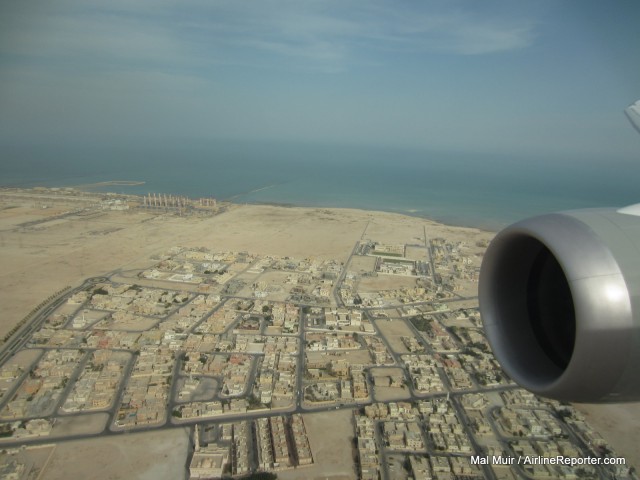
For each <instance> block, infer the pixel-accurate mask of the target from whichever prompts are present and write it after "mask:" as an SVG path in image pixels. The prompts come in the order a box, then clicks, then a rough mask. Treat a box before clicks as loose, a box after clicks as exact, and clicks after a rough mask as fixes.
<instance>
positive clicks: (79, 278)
mask: <svg viewBox="0 0 640 480" xmlns="http://www.w3.org/2000/svg"><path fill="white" fill-rule="evenodd" d="M70 209H71V207H69V206H64V205H55V206H54V207H52V208H49V209H46V210H43V209H41V208H39V207H38V206H37V205H35V204H34V202H33V201H27V200H19V199H9V200H7V199H1V200H0V265H2V269H0V305H2V313H3V315H2V318H0V338H1V337H2V336H4V335H5V334H6V332H8V331H9V330H10V329H11V328H12V327H13V326H14V325H15V324H16V323H17V322H19V321H20V320H21V319H22V318H23V317H24V316H25V315H26V314H27V313H28V312H29V311H30V310H31V309H32V308H33V307H35V306H36V305H38V304H39V303H40V302H41V301H42V300H43V299H45V298H46V297H48V296H49V295H51V294H52V293H54V292H56V291H58V290H60V289H62V288H64V287H65V286H67V285H70V286H75V285H79V284H81V283H82V282H83V281H84V280H85V279H86V278H88V277H93V276H98V275H103V274H106V273H109V272H112V271H114V270H116V269H120V268H122V269H123V270H127V269H132V268H135V267H145V266H149V265H151V264H152V263H153V262H152V261H151V260H150V259H149V257H150V256H151V255H153V254H155V253H160V252H164V251H166V250H167V249H168V248H169V247H172V246H175V245H185V246H205V247H208V248H210V249H214V250H236V251H238V250H247V251H250V252H254V253H257V254H275V255H282V256H286V255H288V256H293V257H298V258H305V257H314V258H318V259H328V258H335V259H337V260H339V261H346V260H347V258H348V256H349V254H350V252H351V250H352V248H353V246H354V244H355V242H356V241H358V240H360V239H361V237H362V238H364V239H365V240H372V241H378V242H385V243H414V244H419V243H420V242H423V241H424V229H426V233H427V237H428V238H437V237H447V238H449V239H450V240H454V241H458V240H459V241H463V240H465V241H466V242H467V243H468V244H469V245H472V246H473V245H475V243H476V241H478V240H487V239H490V238H491V237H492V236H493V235H492V234H491V233H488V232H481V231H479V230H475V229H468V228H459V227H449V226H443V225H439V224H436V223H434V222H431V221H429V220H424V219H420V218H416V217H407V216H402V215H398V214H392V213H382V212H368V211H360V210H351V209H319V208H307V209H305V208H297V207H292V208H286V207H274V206H252V205H249V206H234V207H233V208H231V209H230V210H229V211H227V212H226V213H223V214H221V215H218V216H215V217H211V218H179V217H174V216H163V215H154V214H149V213H137V212H105V213H103V214H99V215H95V216H86V217H80V216H73V215H72V216H68V217H63V218H55V219H52V220H51V221H49V222H45V223H40V224H36V225H34V226H29V227H21V226H19V224H21V223H24V222H31V221H34V220H38V219H41V218H44V217H48V218H51V217H53V216H55V215H58V214H60V213H63V212H65V211H68V210H70ZM358 267H359V268H361V267H360V266H358ZM379 393H381V392H379ZM585 408H586V409H587V411H588V412H589V420H590V422H591V423H592V425H593V426H594V427H595V428H596V429H598V430H599V431H600V432H601V433H602V434H603V435H604V436H605V438H607V440H608V441H609V442H610V443H611V444H612V446H613V447H614V449H615V450H616V451H617V452H618V454H620V455H622V456H625V457H626V458H627V460H628V461H630V462H631V463H633V464H636V465H640V452H639V449H638V447H637V439H638V437H639V435H638V434H639V431H640V429H639V427H638V420H637V419H639V418H640V404H630V405H624V406H591V407H585ZM340 413H341V412H336V415H337V414H340ZM318 418H321V419H322V420H319V421H318V423H319V425H321V429H322V431H324V430H325V429H324V426H325V424H326V422H327V420H326V418H325V416H318ZM344 425H345V432H347V430H348V431H349V433H344V435H342V437H340V438H343V439H345V440H343V443H344V442H345V441H347V440H346V439H348V436H349V435H351V424H350V423H348V422H346V421H345V422H344ZM333 431H334V430H329V429H327V430H326V432H327V435H332V434H333ZM133 438H135V439H136V441H130V440H129V439H133ZM140 439H142V440H140ZM127 442H130V444H129V443H127ZM174 442H175V443H178V444H180V447H179V448H173V446H174ZM313 442H315V443H313ZM321 443H322V442H319V441H318V440H314V441H312V447H314V451H315V447H317V446H318V445H319V444H321ZM343 443H340V442H339V441H338V439H337V438H336V441H335V442H327V443H326V444H325V445H324V446H321V447H320V448H321V450H320V452H321V453H320V455H319V456H318V460H321V459H323V458H325V459H326V462H325V463H326V465H323V466H322V468H320V467H318V470H317V472H318V478H325V477H326V476H327V475H328V473H327V472H330V471H331V470H330V469H332V468H335V469H336V473H335V474H332V475H334V478H336V479H337V478H353V472H346V473H344V474H341V473H339V471H338V470H339V469H338V467H337V465H338V462H336V461H335V459H334V458H332V457H331V456H330V455H327V454H326V453H325V452H326V451H327V449H328V448H329V447H328V445H330V446H331V448H330V450H332V451H333V450H335V451H336V454H340V455H342V454H344V455H350V449H349V448H347V447H346V446H345V445H344V444H343ZM334 445H335V446H336V447H335V448H334ZM338 445H340V448H338V447H337V446H338ZM134 447H138V448H134ZM143 453H148V454H149V455H144V454H143ZM165 455H167V458H169V457H168V456H169V455H174V456H173V457H172V458H173V460H172V461H171V462H164V461H161V462H159V461H158V459H163V458H165ZM323 455H324V456H323ZM87 458H90V459H91V462H88V461H86V462H85V460H84V459H87ZM185 461H186V433H184V431H183V430H181V429H178V430H172V431H168V432H164V431H163V432H157V433H152V434H139V435H129V436H115V437H107V438H105V439H94V440H90V441H83V442H77V443H74V444H68V443H65V444H60V446H59V448H58V449H56V453H55V455H54V457H53V459H52V462H51V465H50V466H49V468H48V469H47V475H45V476H44V478H47V479H49V478H51V479H55V478H132V477H135V476H137V477H138V478H181V476H182V475H183V469H184V464H185ZM108 465H112V467H110V468H109V469H108V470H105V468H106V467H107V466H108ZM314 468H316V467H314ZM327 469H329V470H327ZM308 471H311V470H308ZM134 472H135V474H134ZM142 472H147V476H146V477H145V476H144V475H143V473H142ZM96 475H98V476H96ZM100 475H102V477H100ZM341 475H342V477H341ZM303 476H304V475H303ZM282 478H285V477H284V475H283V476H282ZM301 478H302V477H301ZM307 478H312V477H307Z"/></svg>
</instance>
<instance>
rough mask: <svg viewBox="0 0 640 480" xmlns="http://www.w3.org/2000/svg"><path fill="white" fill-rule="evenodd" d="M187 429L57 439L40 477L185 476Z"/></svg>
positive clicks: (174, 479)
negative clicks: (52, 452) (71, 439)
mask: <svg viewBox="0 0 640 480" xmlns="http://www.w3.org/2000/svg"><path fill="white" fill-rule="evenodd" d="M188 432H189V429H187V428H175V429H171V430H162V431H158V432H153V433H131V434H127V435H116V436H110V437H99V438H95V439H87V440H79V441H74V442H64V443H59V444H58V446H57V448H56V449H55V451H54V454H53V456H52V458H51V460H50V462H49V464H48V466H47V468H46V470H45V472H44V475H43V476H42V477H41V478H42V479H43V480H57V479H64V480H66V479H69V478H92V479H96V480H99V479H104V480H107V479H110V480H111V479H129V478H137V479H140V480H179V479H182V478H187V469H186V458H187V453H188V448H189V434H188Z"/></svg>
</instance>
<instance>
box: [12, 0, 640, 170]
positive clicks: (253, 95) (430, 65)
mask: <svg viewBox="0 0 640 480" xmlns="http://www.w3.org/2000/svg"><path fill="white" fill-rule="evenodd" d="M639 22H640V2H638V1H636V0H629V1H622V0H621V1H616V2H603V1H590V0H535V1H513V0H505V1H487V0H482V1H478V0H474V1H456V0H443V1H419V0H416V1H399V0H394V1H383V0H363V1H359V0H338V1H327V0H323V1H305V0H293V1H270V0H256V1H242V0H229V1H216V0H187V1H185V0H181V1H176V2H169V1H163V0H152V1H151V0H150V1H146V0H109V1H100V2H98V1H93V0H77V1H76V0H56V1H52V2H48V1H47V2H45V1H9V0H0V146H1V145H2V144H5V145H7V144H19V143H23V142H34V141H37V142H39V143H40V142H41V143H49V142H55V143H56V144H62V145H66V144H70V145H71V144H77V143H85V144H90V143H91V142H96V143H101V142H117V143H127V142H131V143H145V142H154V143H162V142H171V141H178V140H180V141H184V140H185V139H186V140H189V139H208V138H234V139H275V140H296V141H298V140H302V141H307V140H310V141H320V142H341V143H350V144H356V145H358V144H367V145H377V144H381V145H391V146H395V145H401V146H409V147H427V148H429V149H440V150H442V149H447V150H449V149H455V150H462V151H482V152H494V151H495V152H506V153H510V152H523V153H527V154H531V153H533V154H541V155H542V154H554V155H555V154H562V155H567V157H568V158H570V157H572V156H574V155H576V156H582V155H584V154H585V153H589V154H592V155H594V156H601V157H602V158H603V160H604V161H607V160H608V159H611V158H625V159H634V158H639V157H640V135H638V134H637V133H635V132H634V131H633V129H632V128H631V126H630V125H629V124H628V122H627V121H626V119H625V117H624V115H623V113H622V111H623V109H624V108H625V107H626V106H627V105H629V104H630V103H632V102H634V101H636V100H637V99H638V98H640V41H639V38H640V37H639V36H638V30H639V27H640V23H639Z"/></svg>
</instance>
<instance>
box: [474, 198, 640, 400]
mask: <svg viewBox="0 0 640 480" xmlns="http://www.w3.org/2000/svg"><path fill="white" fill-rule="evenodd" d="M639 213H640V207H638V206H631V207H627V208H625V209H620V210H613V209H611V210H603V209H599V210H577V211H569V212H561V213H554V214H548V215H543V216H539V217H534V218H530V219H528V220H524V221H522V222H519V223H516V224H514V225H511V226H510V227H507V228H506V229H504V230H503V231H501V232H500V233H499V234H498V235H497V236H496V237H495V238H494V240H493V241H492V242H491V244H490V245H489V248H488V249H487V252H486V254H485V257H484V259H483V262H482V267H481V271H480V286H479V302H480V311H481V315H482V319H483V323H484V327H485V331H486V334H487V338H488V340H489V343H490V344H491V347H492V348H493V351H494V354H495V356H496V358H497V359H498V361H499V362H500V363H501V365H502V367H503V368H504V370H505V372H506V373H507V374H508V375H509V376H510V377H511V378H513V380H515V381H516V382H517V383H518V384H519V385H521V386H522V387H524V388H526V389H528V390H530V391H532V392H533V393H536V394H538V395H542V396H546V397H551V398H556V399H559V400H567V401H577V402H622V401H634V400H640V216H638V214H639Z"/></svg>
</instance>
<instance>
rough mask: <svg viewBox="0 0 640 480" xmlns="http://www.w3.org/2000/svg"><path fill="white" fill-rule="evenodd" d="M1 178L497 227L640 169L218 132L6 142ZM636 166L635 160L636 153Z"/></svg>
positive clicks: (623, 186)
mask: <svg viewBox="0 0 640 480" xmlns="http://www.w3.org/2000/svg"><path fill="white" fill-rule="evenodd" d="M0 155H1V158H2V160H1V161H0V184H1V185H3V186H37V185H44V186H77V185H85V184H91V183H96V182H102V181H109V180H137V181H143V182H145V184H144V185H140V186H135V187H109V188H108V189H109V190H115V191H118V192H124V193H135V194H146V193H149V192H151V193H153V192H157V193H159V192H164V193H172V194H181V195H186V196H189V197H200V196H213V197H216V198H219V199H231V200H233V201H235V202H240V203H242V202H250V203H261V202H268V203H284V204H296V205H304V206H328V207H353V208H363V209H372V210H385V211H392V212H402V213H407V214H412V215H419V216H425V217H429V218H433V219H436V220H441V221H444V222H447V223H453V224H461V225H472V226H479V227H485V228H492V229H495V228H498V227H500V226H504V225H506V224H508V223H511V222H513V221H515V220H518V219H520V218H522V217H526V216H530V215H535V214H539V213H544V212H549V211H556V210H562V209H571V208H585V207H596V206H623V205H628V204H631V203H636V202H640V188H639V185H640V168H636V167H635V166H629V165H624V164H616V163H615V162H609V163H608V164H607V165H606V166H602V165H601V164H600V166H592V165H596V164H597V159H594V160H591V159H577V160H575V159H574V161H573V163H571V162H566V161H565V160H564V159H553V158H547V159H540V158H524V157H522V158H518V157H512V156H511V157H510V156H495V155H479V154H453V153H442V152H425V151H416V150H402V149H391V148H386V149H385V148H355V147H344V146H327V145H315V144H283V143H268V142H261V143H260V142H256V143H251V142H232V141H224V142H222V141H219V142H209V143H200V144H194V143H185V144H183V145H173V146H171V147H168V148H160V147H157V146H154V145H149V146H146V147H140V146H137V147H113V146H103V147H92V148H80V147H78V148H69V147H65V148H61V147H47V148H44V147H36V146H33V147H28V148H26V147H20V148H9V147H3V148H2V149H0ZM638 165H640V163H638Z"/></svg>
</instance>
